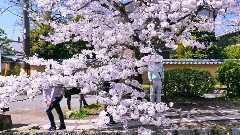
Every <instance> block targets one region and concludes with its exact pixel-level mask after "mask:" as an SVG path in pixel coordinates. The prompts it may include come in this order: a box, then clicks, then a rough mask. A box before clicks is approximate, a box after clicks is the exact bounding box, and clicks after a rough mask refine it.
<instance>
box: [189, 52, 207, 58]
mask: <svg viewBox="0 0 240 135" xmlns="http://www.w3.org/2000/svg"><path fill="white" fill-rule="evenodd" d="M190 57H191V58H192V59H206V58H207V57H208V55H207V54H202V53H199V52H196V53H192V54H191V55H190Z"/></svg>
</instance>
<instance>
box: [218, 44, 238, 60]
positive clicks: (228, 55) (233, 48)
mask: <svg viewBox="0 0 240 135" xmlns="http://www.w3.org/2000/svg"><path fill="white" fill-rule="evenodd" d="M221 55H222V57H223V58H225V59H240V45H230V46H227V47H225V48H224V49H223V50H222V53H221Z"/></svg>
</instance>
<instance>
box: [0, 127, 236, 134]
mask: <svg viewBox="0 0 240 135" xmlns="http://www.w3.org/2000/svg"><path fill="white" fill-rule="evenodd" d="M169 132H171V133H172V135H216V134H217V135H226V134H227V133H226V132H229V133H230V134H231V135H240V128H232V129H229V130H219V129H207V128H206V129H178V130H167V129H159V130H157V131H152V133H151V135H168V133H169ZM1 135H141V133H138V129H137V128H134V129H126V130H113V129H109V130H106V131H98V130H84V131H83V130H73V131H69V130H64V131H50V132H49V131H19V132H18V131H5V132H4V131H3V132H2V133H1Z"/></svg>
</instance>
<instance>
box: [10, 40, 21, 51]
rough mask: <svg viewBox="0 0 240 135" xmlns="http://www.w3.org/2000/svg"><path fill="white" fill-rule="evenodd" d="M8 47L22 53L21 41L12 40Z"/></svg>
mask: <svg viewBox="0 0 240 135" xmlns="http://www.w3.org/2000/svg"><path fill="white" fill-rule="evenodd" d="M9 47H10V48H12V49H13V50H15V51H17V52H18V53H24V51H23V44H22V43H21V42H18V41H13V42H11V43H10V44H9Z"/></svg>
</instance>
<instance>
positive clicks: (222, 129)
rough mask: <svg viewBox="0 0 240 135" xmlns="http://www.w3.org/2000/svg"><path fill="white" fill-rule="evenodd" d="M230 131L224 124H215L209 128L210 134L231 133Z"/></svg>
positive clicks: (228, 134) (223, 134)
mask: <svg viewBox="0 0 240 135" xmlns="http://www.w3.org/2000/svg"><path fill="white" fill-rule="evenodd" d="M231 134H232V133H231V131H229V129H227V128H226V127H224V126H220V125H215V126H214V127H213V128H212V130H211V135H231Z"/></svg>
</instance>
